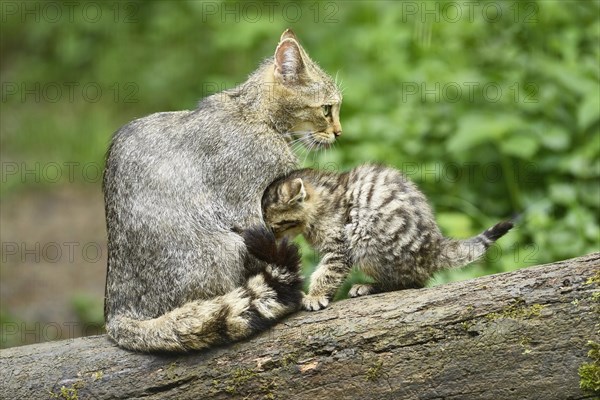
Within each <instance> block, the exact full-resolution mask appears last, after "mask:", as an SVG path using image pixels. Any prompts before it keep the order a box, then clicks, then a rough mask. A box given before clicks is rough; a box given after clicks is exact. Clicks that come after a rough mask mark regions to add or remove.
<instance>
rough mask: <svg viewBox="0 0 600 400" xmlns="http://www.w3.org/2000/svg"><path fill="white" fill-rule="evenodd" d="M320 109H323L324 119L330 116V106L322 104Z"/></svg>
mask: <svg viewBox="0 0 600 400" xmlns="http://www.w3.org/2000/svg"><path fill="white" fill-rule="evenodd" d="M321 109H323V115H324V116H325V117H330V116H331V104H324V105H322V106H321Z"/></svg>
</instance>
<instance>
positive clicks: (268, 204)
mask: <svg viewBox="0 0 600 400" xmlns="http://www.w3.org/2000/svg"><path fill="white" fill-rule="evenodd" d="M262 209H263V217H264V219H265V222H266V223H267V225H268V226H269V227H271V229H272V230H273V232H274V233H275V236H276V237H278V238H281V237H283V236H288V237H294V236H296V235H298V234H303V235H304V237H305V238H306V240H307V241H308V242H309V243H310V244H311V245H312V246H313V247H315V248H316V249H317V250H318V251H319V253H320V254H322V259H321V262H320V263H319V265H318V266H317V268H316V270H315V272H314V273H313V274H312V277H311V283H310V289H309V293H308V295H306V296H305V297H304V299H303V306H304V308H305V309H307V310H319V309H322V308H325V307H326V306H327V305H328V304H329V301H330V300H331V298H332V297H333V295H334V294H335V292H336V290H337V289H338V288H339V286H340V285H341V283H342V281H343V280H344V278H346V276H347V274H348V273H349V271H350V269H351V267H352V266H353V265H357V266H358V267H359V268H360V269H361V270H362V271H363V272H365V273H366V274H367V275H368V276H370V277H371V278H373V279H374V280H375V283H373V284H364V285H354V286H353V287H352V289H351V290H350V293H349V295H350V296H351V297H356V296H363V295H368V294H372V293H378V292H383V291H390V290H398V289H405V288H421V287H423V286H424V285H425V284H426V282H427V281H428V279H429V278H430V277H431V276H432V275H433V274H434V273H435V272H436V271H439V270H442V269H447V268H456V267H462V266H464V265H466V264H468V263H470V262H472V261H474V260H476V259H477V258H479V257H480V256H481V255H483V253H484V252H485V251H486V250H487V248H488V247H489V246H490V245H491V244H492V243H493V242H495V241H496V240H497V239H498V238H500V237H501V236H503V235H504V234H505V233H506V232H508V230H509V229H511V228H512V226H513V224H512V222H508V221H507V222H500V223H499V224H497V225H495V226H493V227H492V228H490V229H488V230H486V231H485V232H483V233H481V234H480V235H478V236H475V237H473V238H471V239H466V240H453V239H448V238H445V237H443V236H442V234H441V232H440V230H439V228H438V226H437V224H436V222H435V219H434V216H433V212H432V210H431V208H430V206H429V204H428V202H427V199H426V198H425V196H424V195H423V194H422V193H421V192H420V191H419V189H417V187H416V186H415V185H414V184H413V183H412V182H411V181H409V180H408V178H407V177H405V176H404V175H403V174H402V173H400V172H399V171H397V170H395V169H392V168H387V167H383V166H378V165H362V166H359V167H357V168H354V169H352V170H350V171H349V172H345V173H342V174H337V173H333V172H325V171H316V170H312V169H302V170H297V171H294V172H292V173H290V174H288V175H287V176H284V177H283V178H280V179H278V180H276V181H275V182H273V183H272V184H271V185H270V186H269V187H268V188H267V190H266V191H265V194H264V195H263V199H262Z"/></svg>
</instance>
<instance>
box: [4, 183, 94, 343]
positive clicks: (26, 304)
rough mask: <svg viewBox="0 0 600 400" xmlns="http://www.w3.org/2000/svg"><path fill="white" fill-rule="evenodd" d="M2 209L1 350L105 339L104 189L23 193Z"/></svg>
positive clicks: (9, 198) (13, 196) (8, 199)
mask: <svg viewBox="0 0 600 400" xmlns="http://www.w3.org/2000/svg"><path fill="white" fill-rule="evenodd" d="M0 205H1V210H0V221H1V224H0V236H1V242H2V249H1V250H2V251H1V266H0V310H1V314H0V316H1V322H2V332H1V338H0V339H1V340H0V347H11V346H16V345H21V344H27V343H35V342H43V341H48V340H55V339H67V338H72V337H77V336H81V335H91V334H98V333H100V332H101V330H102V328H101V324H102V307H103V299H104V282H105V276H106V229H105V221H104V204H103V200H102V193H101V189H100V186H99V185H87V186H83V187H73V186H72V185H67V186H64V185H62V186H56V187H52V186H49V187H44V188H43V189H36V190H27V191H19V192H17V193H15V194H10V195H8V196H5V197H4V198H2V201H1V203H0Z"/></svg>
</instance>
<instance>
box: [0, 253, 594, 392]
mask: <svg viewBox="0 0 600 400" xmlns="http://www.w3.org/2000/svg"><path fill="white" fill-rule="evenodd" d="M599 292H600V253H593V254H589V255H587V256H583V257H579V258H575V259H571V260H566V261H561V262H557V263H553V264H548V265H543V266H537V267H531V268H526V269H521V270H518V271H514V272H510V273H503V274H497V275H490V276H485V277H481V278H477V279H472V280H468V281H463V282H454V283H450V284H447V285H443V286H437V287H433V288H428V289H420V290H404V291H398V292H392V293H385V294H380V295H375V296H368V297H365V298H359V299H353V300H344V301H340V302H336V303H333V304H332V305H331V306H330V307H329V308H328V309H326V310H324V311H319V312H312V313H308V312H299V313H297V314H295V315H293V316H291V317H290V318H288V319H286V320H284V321H282V322H281V323H279V324H278V325H277V326H275V327H274V328H273V329H271V330H269V331H268V332H264V333H262V334H260V335H258V336H256V337H254V338H252V339H250V340H248V341H245V342H241V343H236V344H234V345H230V346H227V347H223V348H217V349H214V350H211V351H204V352H196V353H190V354H184V355H172V354H158V355H157V354H136V353H132V352H129V351H126V350H122V349H119V348H118V347H116V346H115V345H114V343H113V342H111V341H110V340H109V339H108V338H107V337H106V336H92V337H87V338H79V339H73V340H66V341H59V342H50V343H43V344H36V345H30V346H23V347H16V348H11V349H6V350H2V351H1V352H0V368H1V371H2V383H1V385H0V398H2V399H38V398H45V399H47V398H62V399H76V398H79V399H136V398H145V399H168V398H173V399H232V398H247V399H263V398H264V399H281V398H284V399H304V398H311V399H321V398H333V399H336V398H339V399H431V400H433V399H490V400H499V399H544V400H550V399H557V400H564V399H591V398H597V396H598V393H597V392H596V393H593V392H591V391H588V390H584V389H580V377H579V375H578V369H579V368H580V366H582V365H584V364H585V363H588V366H589V365H591V367H590V368H594V365H595V368H598V364H597V361H596V364H594V363H593V360H591V359H590V358H588V355H587V353H588V350H589V348H588V341H592V342H600V338H599V331H598V329H599V325H598V324H599V323H600V318H599V316H600V298H599V297H600V296H599V295H598V293H599ZM590 363H591V364H590ZM592 375H593V374H592ZM597 376H598V375H597V372H596V377H597ZM592 379H594V378H593V377H592ZM593 383H594V382H592V384H593ZM596 384H598V382H596ZM584 386H585V385H584Z"/></svg>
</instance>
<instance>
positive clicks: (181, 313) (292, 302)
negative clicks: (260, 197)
mask: <svg viewBox="0 0 600 400" xmlns="http://www.w3.org/2000/svg"><path fill="white" fill-rule="evenodd" d="M244 240H245V242H246V246H247V247H248V251H249V252H250V253H251V254H252V255H253V257H254V255H257V256H258V257H255V260H254V261H255V262H251V261H250V262H249V263H248V265H249V268H250V269H251V270H250V271H249V273H250V274H251V276H250V277H249V279H248V280H247V281H246V283H245V284H244V286H242V287H240V288H237V289H235V290H233V291H231V292H229V293H227V294H225V295H222V296H219V297H216V298H214V299H210V300H196V301H192V302H188V303H185V304H184V305H183V306H181V307H179V308H176V309H174V310H173V311H171V312H168V313H166V314H164V315H162V316H160V317H158V318H154V319H148V320H137V319H133V318H127V317H117V318H113V319H112V320H111V321H110V322H109V323H108V324H107V326H106V329H107V331H108V332H109V334H110V335H111V337H112V338H113V339H114V340H115V341H116V342H117V343H118V344H119V345H120V346H122V347H124V348H127V349H130V350H136V351H175V352H183V351H188V350H199V349H204V348H208V347H213V346H215V345H220V344H225V343H229V342H233V341H237V340H240V339H243V338H247V337H249V336H251V335H253V334H254V333H256V332H260V331H263V330H265V329H267V328H268V327H270V326H271V325H272V324H273V323H275V322H276V321H277V320H279V319H281V318H282V317H283V316H285V315H287V314H289V313H291V312H293V311H295V310H297V309H298V308H299V306H300V301H301V298H302V295H301V289H302V278H301V275H300V273H299V270H300V254H299V252H298V248H297V247H296V246H295V245H293V244H289V243H287V242H281V243H279V245H277V243H276V242H275V237H274V236H273V235H272V233H270V232H269V231H268V230H267V229H265V228H254V229H251V230H248V231H246V232H244Z"/></svg>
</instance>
